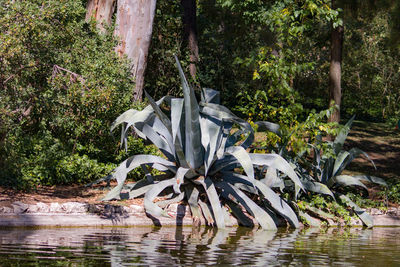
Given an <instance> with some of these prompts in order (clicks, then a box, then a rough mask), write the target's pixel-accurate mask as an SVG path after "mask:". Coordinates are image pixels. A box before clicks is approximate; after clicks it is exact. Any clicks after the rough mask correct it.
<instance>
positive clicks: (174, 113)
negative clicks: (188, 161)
mask: <svg viewBox="0 0 400 267" xmlns="http://www.w3.org/2000/svg"><path fill="white" fill-rule="evenodd" d="M182 111H183V99H182V98H173V99H171V124H172V139H173V140H172V141H173V142H174V143H175V140H176V138H177V137H178V138H179V141H181V140H180V132H181V131H180V125H181V117H182Z"/></svg>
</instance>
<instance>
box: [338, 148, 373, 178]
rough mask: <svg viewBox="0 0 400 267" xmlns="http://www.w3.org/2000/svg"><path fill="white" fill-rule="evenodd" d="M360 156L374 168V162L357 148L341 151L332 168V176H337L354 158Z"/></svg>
mask: <svg viewBox="0 0 400 267" xmlns="http://www.w3.org/2000/svg"><path fill="white" fill-rule="evenodd" d="M360 155H364V156H365V157H366V158H367V159H368V160H369V161H370V162H371V163H372V165H373V166H374V168H375V169H376V167H375V164H374V162H373V161H372V160H371V159H370V158H369V156H368V154H367V153H365V152H364V151H362V150H361V149H359V148H356V147H355V148H352V149H350V150H349V151H341V152H340V153H339V155H338V157H337V158H336V160H335V165H334V167H333V176H336V175H339V174H341V173H342V171H343V170H344V169H345V168H346V167H347V165H349V164H350V163H351V162H352V161H353V160H354V159H355V158H357V157H358V156H360Z"/></svg>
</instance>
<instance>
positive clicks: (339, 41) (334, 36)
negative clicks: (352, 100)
mask: <svg viewBox="0 0 400 267" xmlns="http://www.w3.org/2000/svg"><path fill="white" fill-rule="evenodd" d="M334 2H335V1H332V7H333V8H336V7H335V3H334ZM343 35H344V27H343V26H337V27H336V28H333V27H332V32H331V64H330V68H329V102H330V103H329V105H330V107H331V106H333V105H336V106H337V107H338V109H335V110H334V112H333V113H332V114H331V116H330V118H329V120H328V121H329V122H338V123H339V122H340V103H341V98H342V88H341V74H342V73H341V65H342V49H343Z"/></svg>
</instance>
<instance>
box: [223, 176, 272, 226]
mask: <svg viewBox="0 0 400 267" xmlns="http://www.w3.org/2000/svg"><path fill="white" fill-rule="evenodd" d="M217 187H219V188H221V189H222V195H223V196H224V197H225V198H227V199H230V197H233V198H235V199H236V200H237V201H238V202H239V203H240V204H241V205H242V206H243V207H244V208H245V209H246V210H247V212H249V213H250V214H251V215H253V216H254V218H255V219H256V220H257V222H258V223H259V224H260V226H261V227H262V228H263V229H265V230H276V229H277V228H276V224H275V222H274V220H273V219H272V217H271V216H270V215H269V214H268V213H267V212H266V211H265V210H263V209H262V208H261V207H260V206H258V205H257V204H256V203H254V201H252V200H251V199H250V198H249V197H248V196H247V195H246V194H244V193H243V192H242V191H241V190H239V189H237V188H236V187H235V186H233V185H231V184H229V183H227V182H219V183H217Z"/></svg>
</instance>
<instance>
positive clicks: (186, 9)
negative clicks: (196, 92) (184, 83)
mask: <svg viewBox="0 0 400 267" xmlns="http://www.w3.org/2000/svg"><path fill="white" fill-rule="evenodd" d="M181 5H182V7H183V27H184V40H186V41H187V42H188V46H189V51H190V66H189V68H190V75H191V76H192V78H193V80H196V64H197V63H198V62H199V46H198V43H197V23H196V0H181Z"/></svg>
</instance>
